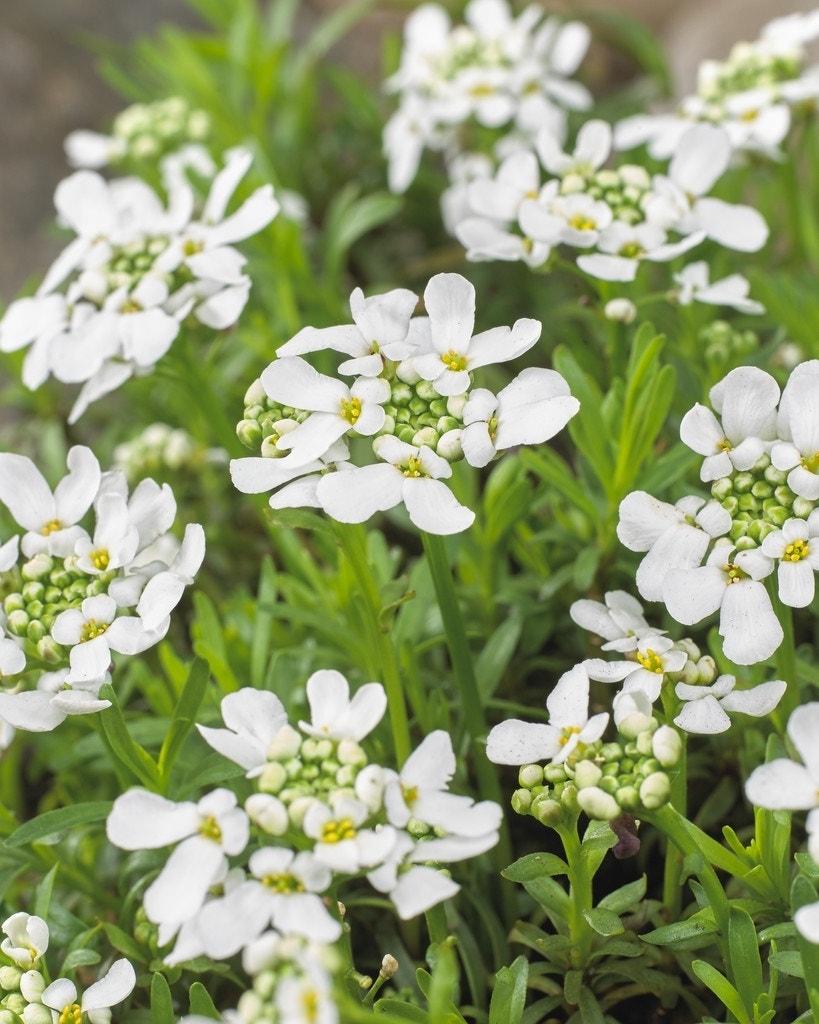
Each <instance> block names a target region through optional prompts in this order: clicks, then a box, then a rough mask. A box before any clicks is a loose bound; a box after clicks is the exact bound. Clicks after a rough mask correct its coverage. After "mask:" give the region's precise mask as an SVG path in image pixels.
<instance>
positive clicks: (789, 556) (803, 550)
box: [782, 540, 810, 562]
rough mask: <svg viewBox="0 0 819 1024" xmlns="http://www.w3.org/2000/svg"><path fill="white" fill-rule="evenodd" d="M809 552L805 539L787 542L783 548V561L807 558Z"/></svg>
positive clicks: (796, 560)
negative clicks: (791, 542)
mask: <svg viewBox="0 0 819 1024" xmlns="http://www.w3.org/2000/svg"><path fill="white" fill-rule="evenodd" d="M809 554H810V548H809V547H808V542H807V541H806V540H795V541H794V542H793V544H789V545H788V546H787V547H786V548H785V552H784V554H783V555H782V561H783V562H799V561H801V560H802V559H803V558H807V557H808V555H809Z"/></svg>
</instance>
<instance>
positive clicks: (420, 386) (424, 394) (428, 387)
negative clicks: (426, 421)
mask: <svg viewBox="0 0 819 1024" xmlns="http://www.w3.org/2000/svg"><path fill="white" fill-rule="evenodd" d="M415 394H416V395H417V396H418V398H420V399H421V400H422V402H423V403H424V407H425V408H426V406H428V405H429V403H430V402H434V401H435V400H436V398H440V397H441V396H440V395H439V394H438V392H437V391H436V390H435V387H434V385H433V383H432V381H431V380H419V381H418V383H417V384H416V385H415ZM410 408H412V403H410Z"/></svg>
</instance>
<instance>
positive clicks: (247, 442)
mask: <svg viewBox="0 0 819 1024" xmlns="http://www.w3.org/2000/svg"><path fill="white" fill-rule="evenodd" d="M236 436H237V437H238V438H239V440H240V441H241V443H242V444H243V445H244V446H245V448H250V449H251V451H255V450H256V449H257V448H258V447H259V445H260V444H261V443H262V428H261V427H260V426H259V424H258V422H257V421H256V420H239V422H238V423H237V424H236Z"/></svg>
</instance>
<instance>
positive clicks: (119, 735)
mask: <svg viewBox="0 0 819 1024" xmlns="http://www.w3.org/2000/svg"><path fill="white" fill-rule="evenodd" d="M100 697H101V698H102V699H103V700H110V701H111V707H109V708H106V709H105V711H101V712H100V719H99V720H100V723H101V724H102V731H103V733H104V734H105V739H106V740H107V741H108V745H109V747H110V750H111V752H112V753H113V754H114V756H115V757H116V758H117V759H118V760H119V762H120V763H121V764H123V765H124V766H125V767H126V768H128V769H129V771H131V772H132V773H133V774H134V775H135V776H136V777H137V779H139V781H140V782H141V783H142V784H143V785H144V786H147V788H148V789H150V790H153V791H156V789H157V788H158V783H159V774H158V771H157V766H156V762H155V761H154V759H153V758H152V757H151V755H150V754H149V753H148V751H147V750H145V749H144V748H143V747H141V746H140V745H139V744H138V743H136V742H135V741H134V740H133V739H132V737H131V734H130V733H129V732H128V726H127V725H126V724H125V719H124V718H123V716H122V710H121V708H120V706H119V700H118V698H117V695H116V693H115V692H114V688H113V686H111V684H110V683H106V684H105V685H104V686H102V687H100Z"/></svg>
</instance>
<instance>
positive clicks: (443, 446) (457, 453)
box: [435, 427, 464, 462]
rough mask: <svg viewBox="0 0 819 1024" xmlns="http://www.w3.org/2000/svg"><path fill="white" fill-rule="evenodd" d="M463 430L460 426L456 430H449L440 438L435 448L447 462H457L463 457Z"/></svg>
mask: <svg viewBox="0 0 819 1024" xmlns="http://www.w3.org/2000/svg"><path fill="white" fill-rule="evenodd" d="M461 437H462V431H461V428H460V427H458V428H457V429H455V430H447V431H446V433H444V434H442V435H441V437H440V438H439V440H438V445H437V447H436V449H435V451H436V453H437V454H438V455H440V456H441V458H442V459H446V461H447V462H457V461H458V459H460V458H462V457H463V454H464V450H463V446H462V444H461Z"/></svg>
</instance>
